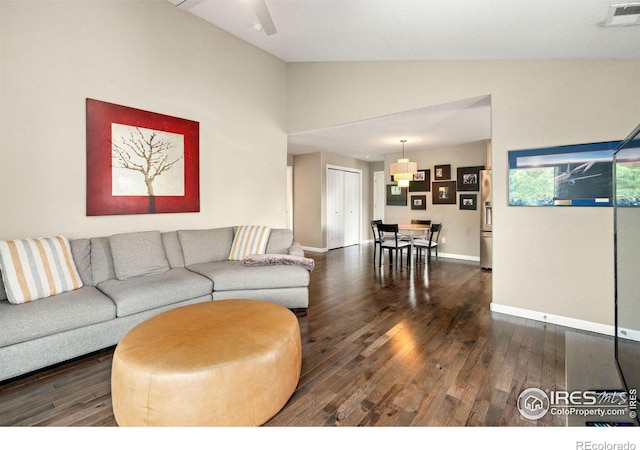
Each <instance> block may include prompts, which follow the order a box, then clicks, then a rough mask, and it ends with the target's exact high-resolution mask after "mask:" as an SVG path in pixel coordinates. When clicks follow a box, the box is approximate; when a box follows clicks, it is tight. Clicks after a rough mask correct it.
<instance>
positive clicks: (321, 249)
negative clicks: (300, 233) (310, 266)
mask: <svg viewBox="0 0 640 450" xmlns="http://www.w3.org/2000/svg"><path fill="white" fill-rule="evenodd" d="M302 250H305V251H308V252H315V253H326V252H328V251H329V249H328V248H317V247H307V246H305V245H303V246H302Z"/></svg>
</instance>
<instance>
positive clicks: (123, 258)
mask: <svg viewBox="0 0 640 450" xmlns="http://www.w3.org/2000/svg"><path fill="white" fill-rule="evenodd" d="M109 245H110V246H111V254H112V255H113V266H114V268H115V270H116V278H117V279H118V280H126V279H128V278H132V277H137V276H140V275H149V274H152V273H159V272H166V271H167V270H169V261H167V255H166V253H165V251H164V245H163V244H162V236H161V234H160V232H159V231H141V232H135V233H124V234H115V235H113V236H111V237H110V238H109Z"/></svg>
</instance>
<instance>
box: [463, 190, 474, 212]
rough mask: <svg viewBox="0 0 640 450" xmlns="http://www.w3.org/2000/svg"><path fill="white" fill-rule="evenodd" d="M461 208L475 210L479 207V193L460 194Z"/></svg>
mask: <svg viewBox="0 0 640 450" xmlns="http://www.w3.org/2000/svg"><path fill="white" fill-rule="evenodd" d="M460 209H467V210H471V211H475V210H477V209H478V195H477V194H460Z"/></svg>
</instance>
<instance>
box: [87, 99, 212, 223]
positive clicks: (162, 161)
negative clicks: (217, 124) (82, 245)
mask: <svg viewBox="0 0 640 450" xmlns="http://www.w3.org/2000/svg"><path fill="white" fill-rule="evenodd" d="M199 133H200V124H199V123H198V122H194V121H192V120H187V119H181V118H178V117H172V116H167V115H164V114H158V113H153V112H149V111H143V110H140V109H135V108H129V107H126V106H120V105H115V104H112V103H107V102H102V101H99V100H93V99H87V215H88V216H102V215H116V214H156V213H181V212H199V211H200V178H199V177H200V174H199V172H200V170H199Z"/></svg>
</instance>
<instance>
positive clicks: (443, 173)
mask: <svg viewBox="0 0 640 450" xmlns="http://www.w3.org/2000/svg"><path fill="white" fill-rule="evenodd" d="M433 179H434V180H450V179H451V164H441V165H438V166H433Z"/></svg>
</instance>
